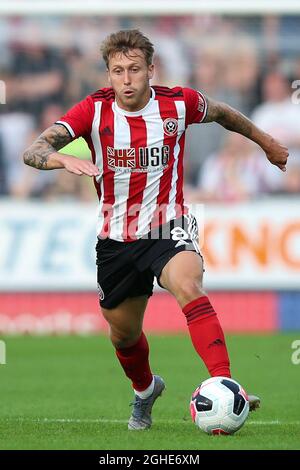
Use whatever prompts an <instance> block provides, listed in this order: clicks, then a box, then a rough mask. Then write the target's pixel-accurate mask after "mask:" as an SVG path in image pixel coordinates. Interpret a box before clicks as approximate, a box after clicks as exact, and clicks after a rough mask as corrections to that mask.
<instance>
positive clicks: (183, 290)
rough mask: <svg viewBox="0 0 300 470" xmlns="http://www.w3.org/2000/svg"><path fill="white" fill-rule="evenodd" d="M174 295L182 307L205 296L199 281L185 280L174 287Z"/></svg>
mask: <svg viewBox="0 0 300 470" xmlns="http://www.w3.org/2000/svg"><path fill="white" fill-rule="evenodd" d="M175 295H176V298H177V300H178V302H179V304H180V305H182V306H184V305H186V304H187V303H188V302H191V301H192V300H194V299H196V298H197V297H201V296H202V295H205V294H204V291H203V289H202V282H201V280H200V279H186V280H184V281H182V282H181V283H180V284H178V285H177V286H176V292H175Z"/></svg>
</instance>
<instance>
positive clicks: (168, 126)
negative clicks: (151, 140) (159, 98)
mask: <svg viewBox="0 0 300 470" xmlns="http://www.w3.org/2000/svg"><path fill="white" fill-rule="evenodd" d="M177 129H178V121H177V119H174V118H167V119H165V120H164V133H165V134H167V135H170V136H171V135H175V134H176V132H177Z"/></svg>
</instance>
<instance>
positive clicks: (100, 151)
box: [24, 30, 288, 430]
mask: <svg viewBox="0 0 300 470" xmlns="http://www.w3.org/2000/svg"><path fill="white" fill-rule="evenodd" d="M153 53H154V49H153V45H152V43H151V42H150V41H149V39H148V38H146V37H145V36H144V35H143V34H142V33H141V32H140V31H138V30H128V31H119V32H117V33H114V34H111V35H110V36H109V37H108V38H107V39H106V40H105V41H104V43H103V44H102V54H103V59H104V61H105V63H106V66H107V73H108V80H109V83H110V87H109V88H102V89H100V90H98V91H96V92H95V93H92V94H91V95H89V96H88V97H87V98H85V99H84V100H83V101H81V102H80V103H78V104H75V106H74V107H73V108H71V109H70V110H69V111H68V112H67V113H66V114H65V115H64V116H62V117H61V118H60V119H59V120H58V121H57V122H56V123H55V124H54V125H52V126H51V127H49V128H48V129H46V130H45V131H44V132H43V133H42V134H41V135H40V137H39V138H38V139H37V140H36V141H35V142H34V143H33V144H32V145H31V146H30V147H29V148H28V149H27V150H26V151H25V153H24V162H25V163H26V164H28V165H31V166H33V167H35V168H39V169H41V170H52V169H54V168H63V169H65V170H67V171H69V172H71V173H75V174H76V175H88V176H90V177H93V178H94V183H95V187H96V190H97V192H98V196H99V217H98V227H97V233H98V241H97V246H96V251H97V266H98V271H97V279H98V289H99V297H100V305H101V308H102V313H103V315H104V317H105V318H106V320H107V321H108V323H109V325H110V338H111V341H112V344H113V346H114V348H115V352H116V355H117V358H118V360H119V361H120V364H121V366H122V368H123V370H124V372H125V374H126V375H127V377H128V378H129V379H130V380H131V382H132V386H133V389H134V394H135V400H134V403H133V412H132V415H131V417H130V419H129V423H128V428H129V429H130V430H143V429H147V428H149V427H150V426H151V424H152V419H151V411H152V406H153V404H154V402H155V400H156V398H157V397H158V396H159V395H161V393H162V391H163V390H164V388H165V384H164V381H163V379H162V378H161V377H159V376H158V375H153V374H152V371H151V368H150V365H149V347H148V342H147V339H146V336H145V334H144V333H143V330H142V325H143V316H144V312H145V309H146V306H147V301H148V298H149V296H151V295H152V289H153V280H154V276H155V277H156V278H157V281H158V283H159V284H160V286H162V287H163V288H164V289H166V290H168V291H169V292H170V293H171V294H172V295H173V296H175V298H176V300H177V302H178V303H179V305H180V307H181V309H182V311H183V314H184V315H185V317H186V321H187V325H188V329H189V332H190V336H191V339H192V342H193V345H194V348H195V350H196V352H197V353H198V355H199V356H200V357H201V358H202V360H203V362H204V363H205V365H206V367H207V369H208V371H209V373H210V375H211V376H225V377H230V376H231V374H230V363H229V358H228V353H227V349H226V344H225V339H224V334H223V331H222V328H221V326H220V323H219V320H218V317H217V315H216V312H215V310H214V308H213V306H212V305H211V303H210V301H209V298H208V297H207V295H206V293H205V291H204V290H203V287H202V275H203V260H202V256H201V254H200V252H199V248H198V245H197V243H196V242H195V241H196V235H195V233H196V232H197V227H196V224H195V220H194V218H193V215H192V214H190V213H189V211H188V210H187V208H186V207H185V206H184V200H183V193H182V186H183V150H184V138H185V130H186V128H187V126H189V125H190V124H193V123H199V124H200V123H202V122H212V121H215V122H217V123H219V124H220V125H221V126H223V127H225V128H226V129H228V130H230V131H233V132H238V133H239V134H242V135H244V136H246V137H248V138H249V139H250V140H252V141H254V142H256V143H257V144H258V145H259V146H260V147H261V148H262V149H263V150H264V152H265V154H266V157H267V159H268V160H269V162H271V163H272V164H273V165H276V166H278V167H279V168H280V169H281V170H282V171H285V165H286V162H287V157H288V150H287V148H286V147H284V146H283V145H281V144H280V143H279V142H277V141H276V140H275V139H274V138H273V137H272V136H270V135H268V134H266V133H265V132H263V131H262V130H260V129H258V128H257V127H256V126H255V125H254V124H253V123H252V122H251V121H250V120H249V119H247V118H246V117H245V116H244V115H242V114H241V113H240V112H238V111H237V110H235V109H233V108H231V107H230V106H228V105H227V104H224V103H220V102H216V101H214V100H213V99H211V98H208V97H207V96H205V95H204V94H203V93H202V92H200V91H196V90H193V89H190V88H182V87H180V86H178V87H175V88H167V87H164V86H153V87H151V86H150V84H149V81H150V79H152V77H153V74H154V66H153V63H152V58H153ZM87 73H88V70H87ZM80 136H82V137H84V139H85V140H86V142H87V143H88V146H89V148H90V150H91V154H92V161H83V160H79V159H77V158H75V157H73V156H71V155H65V154H62V153H59V152H58V150H60V149H61V148H63V147H64V146H65V145H67V144H68V143H69V142H71V141H72V140H73V139H77V138H78V137H80ZM199 145H201V143H200V142H199ZM258 405H259V399H258V398H257V397H251V399H250V408H251V409H254V408H255V407H257V406H258Z"/></svg>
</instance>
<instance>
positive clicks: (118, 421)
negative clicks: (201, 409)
mask: <svg viewBox="0 0 300 470" xmlns="http://www.w3.org/2000/svg"><path fill="white" fill-rule="evenodd" d="M8 421H20V422H24V421H27V422H33V423H44V424H47V423H87V424H93V423H95V424H97V423H99V424H100V423H107V424H110V423H111V424H125V423H127V422H128V419H107V418H95V419H89V418H36V419H26V418H20V419H14V418H12V419H9V418H8ZM155 423H160V424H193V423H192V421H191V420H189V419H186V420H183V419H182V420H181V419H156V420H155ZM246 423H247V424H248V425H254V426H277V425H284V426H292V425H294V426H300V421H286V422H284V421H279V420H274V421H247V422H246Z"/></svg>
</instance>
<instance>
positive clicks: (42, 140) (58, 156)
mask: <svg viewBox="0 0 300 470" xmlns="http://www.w3.org/2000/svg"><path fill="white" fill-rule="evenodd" d="M72 140H73V138H72V137H71V135H70V133H69V131H68V130H67V129H66V128H65V127H64V126H62V125H60V124H53V126H50V127H48V129H46V130H45V131H44V132H43V133H42V134H41V135H40V136H39V137H38V138H37V139H36V140H35V141H34V142H33V143H32V144H31V145H30V147H28V148H27V149H26V150H25V152H24V155H23V159H24V163H25V164H26V165H29V166H32V167H34V168H38V169H39V170H54V169H58V168H64V169H65V170H67V171H69V172H70V173H75V175H87V176H97V175H99V174H100V173H99V170H98V168H97V167H96V165H94V164H93V163H92V162H91V161H87V160H80V159H79V158H76V157H73V156H72V155H66V154H63V153H60V152H58V150H60V149H61V148H63V147H65V146H66V145H67V144H68V143H70V142H71V141H72Z"/></svg>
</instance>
